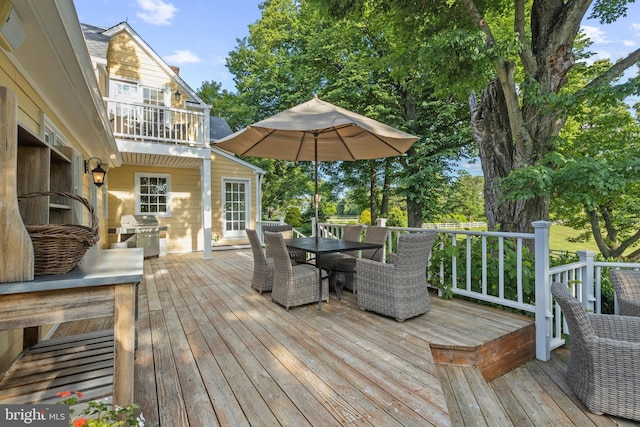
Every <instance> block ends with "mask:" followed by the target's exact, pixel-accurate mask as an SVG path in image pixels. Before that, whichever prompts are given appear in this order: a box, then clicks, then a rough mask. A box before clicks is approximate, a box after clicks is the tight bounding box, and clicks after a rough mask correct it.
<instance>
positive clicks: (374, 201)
mask: <svg viewBox="0 0 640 427" xmlns="http://www.w3.org/2000/svg"><path fill="white" fill-rule="evenodd" d="M370 185H371V191H370V192H369V209H370V211H371V225H375V223H376V219H377V218H378V170H377V169H376V167H375V166H374V167H373V168H372V169H371V180H370Z"/></svg>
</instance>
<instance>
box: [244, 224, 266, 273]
mask: <svg viewBox="0 0 640 427" xmlns="http://www.w3.org/2000/svg"><path fill="white" fill-rule="evenodd" d="M245 231H246V232H247V237H248V238H249V243H250V244H251V252H253V262H255V263H256V265H260V266H263V265H266V261H267V259H266V257H265V255H264V249H262V244H261V243H260V238H259V237H258V232H257V231H256V230H252V229H250V228H247V229H245Z"/></svg>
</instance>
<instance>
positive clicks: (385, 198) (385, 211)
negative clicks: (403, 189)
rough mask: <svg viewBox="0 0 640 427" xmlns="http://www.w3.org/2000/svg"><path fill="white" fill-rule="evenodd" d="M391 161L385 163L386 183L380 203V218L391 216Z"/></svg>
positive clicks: (383, 185) (387, 160) (383, 186)
mask: <svg viewBox="0 0 640 427" xmlns="http://www.w3.org/2000/svg"><path fill="white" fill-rule="evenodd" d="M390 163H391V160H390V159H386V160H385V162H384V183H383V184H382V202H381V203H380V217H381V218H387V217H388V216H389V194H390V193H391V173H390V170H389V169H390V166H389V164H390Z"/></svg>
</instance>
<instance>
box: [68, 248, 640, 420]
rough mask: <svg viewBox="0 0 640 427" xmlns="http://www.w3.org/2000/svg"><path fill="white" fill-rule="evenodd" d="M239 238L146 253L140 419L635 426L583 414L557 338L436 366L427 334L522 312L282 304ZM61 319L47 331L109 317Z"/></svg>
mask: <svg viewBox="0 0 640 427" xmlns="http://www.w3.org/2000/svg"><path fill="white" fill-rule="evenodd" d="M252 271H253V259H252V257H251V251H250V250H248V249H241V250H233V251H215V252H214V253H213V259H210V260H205V259H203V258H202V254H201V253H200V254H198V253H195V254H180V255H168V256H166V257H162V258H151V259H147V260H145V266H144V273H145V274H144V277H145V279H144V282H143V283H142V284H141V285H140V287H139V292H140V295H139V313H138V321H137V327H138V334H137V352H136V383H135V391H136V393H135V396H136V400H137V402H138V403H139V404H140V405H141V406H142V408H143V411H144V415H145V418H146V419H147V424H146V425H151V426H160V427H167V426H172V427H173V426H188V425H192V426H198V425H207V426H214V425H220V426H250V425H252V426H280V425H282V426H290V425H296V426H304V425H309V426H311V425H314V426H315V425H323V426H325V425H326V426H372V425H375V426H417V425H420V426H423V425H425V426H427V425H434V426H448V425H454V426H462V425H488V426H494V425H500V426H502V425H516V426H526V425H530V426H539V425H575V426H589V425H592V426H613V425H625V426H627V425H628V426H630V425H636V424H635V423H632V422H629V421H626V420H620V419H618V418H614V417H608V416H606V415H604V416H598V415H594V414H591V413H589V412H588V411H587V410H586V408H584V406H583V405H582V404H581V403H580V402H579V401H578V400H577V399H576V397H575V396H574V395H573V394H572V393H571V391H570V390H569V389H568V387H567V385H566V377H565V374H564V370H565V369H566V363H567V354H568V351H566V350H564V349H561V351H558V350H556V351H554V353H553V357H552V360H551V361H549V362H540V361H535V360H534V361H531V362H529V363H527V364H526V365H523V366H521V367H519V368H517V369H514V370H513V371H511V372H509V373H507V374H505V375H503V376H501V377H498V378H497V379H495V380H493V381H490V382H488V383H487V382H484V381H483V379H482V376H481V375H480V374H479V372H478V371H477V369H475V368H473V367H453V366H447V365H437V364H436V363H435V362H434V358H433V356H432V354H431V349H430V346H431V345H437V346H441V347H443V348H451V349H455V348H464V349H473V348H476V347H480V346H483V345H485V344H487V343H491V342H494V341H495V340H497V339H500V338H501V337H502V336H504V335H508V334H510V333H513V332H514V331H518V330H520V329H521V328H523V327H525V326H526V325H528V324H530V322H531V321H530V320H528V319H525V318H523V317H522V316H519V315H516V314H512V313H506V312H501V311H498V310H496V309H493V308H489V307H485V306H480V305H476V304H473V303H469V302H465V301H459V300H453V301H452V300H442V299H440V298H438V297H437V296H435V295H432V309H431V310H430V312H428V313H426V314H424V315H422V316H419V317H417V318H414V319H410V320H407V321H405V322H402V323H398V322H396V321H395V320H393V319H389V318H386V317H384V316H380V315H377V314H375V313H370V312H364V311H361V310H359V309H358V308H357V295H354V294H352V293H351V292H344V293H343V296H342V300H338V299H337V298H336V296H335V295H334V294H331V295H330V301H329V303H328V304H323V306H322V311H319V310H317V306H316V305H315V304H310V305H306V306H302V307H295V308H292V309H290V310H289V311H287V310H285V309H283V308H282V307H281V306H279V305H277V304H275V303H273V302H271V300H270V293H268V292H267V293H263V294H258V293H257V292H255V291H254V290H253V289H251V288H250V282H251V274H252ZM109 327H112V326H111V320H110V319H109V318H101V319H95V320H93V321H91V322H72V323H69V324H63V325H61V326H60V327H59V328H58V330H57V332H56V336H64V335H71V334H77V333H85V332H91V331H92V330H99V329H101V328H109Z"/></svg>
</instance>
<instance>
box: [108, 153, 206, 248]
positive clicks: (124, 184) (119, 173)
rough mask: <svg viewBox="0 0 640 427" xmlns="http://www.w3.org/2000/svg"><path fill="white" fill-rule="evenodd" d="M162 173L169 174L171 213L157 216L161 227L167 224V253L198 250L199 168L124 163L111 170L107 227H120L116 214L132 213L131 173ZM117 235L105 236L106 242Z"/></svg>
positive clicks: (202, 244)
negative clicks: (168, 215)
mask: <svg viewBox="0 0 640 427" xmlns="http://www.w3.org/2000/svg"><path fill="white" fill-rule="evenodd" d="M137 172H143V173H144V172H147V173H162V174H169V175H170V176H171V216H170V217H158V222H159V224H160V225H161V226H166V227H168V231H167V250H168V252H191V251H198V250H202V248H203V246H204V243H203V242H204V241H203V235H202V221H201V220H200V218H201V213H202V202H201V192H202V190H201V185H200V170H199V169H179V168H157V167H152V166H135V165H124V166H121V167H119V168H117V169H113V170H112V171H111V172H110V176H109V201H108V203H109V228H117V227H119V226H120V217H121V216H122V215H125V214H135V174H136V173H137ZM116 238H117V236H116V235H114V234H110V235H109V241H108V242H109V244H111V243H113V242H115V241H116Z"/></svg>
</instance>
